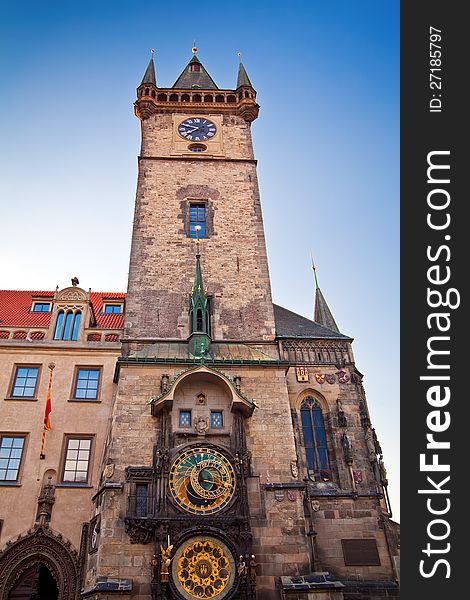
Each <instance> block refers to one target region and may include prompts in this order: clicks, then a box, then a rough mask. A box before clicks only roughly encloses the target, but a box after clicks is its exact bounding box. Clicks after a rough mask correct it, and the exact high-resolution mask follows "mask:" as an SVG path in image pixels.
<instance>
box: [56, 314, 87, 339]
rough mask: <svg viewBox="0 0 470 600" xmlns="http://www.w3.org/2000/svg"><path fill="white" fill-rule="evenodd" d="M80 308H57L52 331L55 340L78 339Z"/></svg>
mask: <svg viewBox="0 0 470 600" xmlns="http://www.w3.org/2000/svg"><path fill="white" fill-rule="evenodd" d="M81 318H82V311H81V310H76V311H73V310H67V311H65V310H59V312H58V313H57V321H56V325H55V331H54V339H55V340H71V341H73V342H75V341H76V340H78V333H79V331H80V321H81Z"/></svg>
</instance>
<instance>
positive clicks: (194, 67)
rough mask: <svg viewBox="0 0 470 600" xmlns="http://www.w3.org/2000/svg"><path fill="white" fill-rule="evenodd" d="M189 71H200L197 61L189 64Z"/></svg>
mask: <svg viewBox="0 0 470 600" xmlns="http://www.w3.org/2000/svg"><path fill="white" fill-rule="evenodd" d="M189 72H190V73H200V72H201V65H200V64H199V63H192V64H190V65H189Z"/></svg>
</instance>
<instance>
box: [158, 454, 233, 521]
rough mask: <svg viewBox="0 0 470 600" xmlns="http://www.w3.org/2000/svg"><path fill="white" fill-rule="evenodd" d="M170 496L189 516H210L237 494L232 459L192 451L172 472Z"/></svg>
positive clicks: (174, 464) (180, 459)
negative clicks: (191, 514)
mask: <svg viewBox="0 0 470 600" xmlns="http://www.w3.org/2000/svg"><path fill="white" fill-rule="evenodd" d="M169 484H170V492H171V495H172V497H173V499H174V500H175V502H176V503H177V504H178V506H180V507H181V508H183V509H184V510H185V511H186V512H189V513H193V514H198V515H200V514H203V515H210V514H213V513H216V512H218V511H219V510H222V509H223V508H225V507H226V506H227V505H228V504H229V503H230V501H231V500H232V498H233V496H234V494H235V484H236V479H235V471H234V470H233V466H232V465H231V463H230V461H229V460H228V458H226V457H225V456H224V455H223V454H221V453H220V452H217V450H214V449H213V448H208V447H199V448H189V449H188V450H186V451H185V452H183V453H182V454H180V455H179V456H178V458H177V459H176V460H175V462H174V463H173V465H172V466H171V469H170V479H169Z"/></svg>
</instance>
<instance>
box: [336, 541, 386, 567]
mask: <svg viewBox="0 0 470 600" xmlns="http://www.w3.org/2000/svg"><path fill="white" fill-rule="evenodd" d="M341 544H342V545H343V556H344V564H345V565H346V566H348V567H364V566H370V567H379V566H380V557H379V552H378V550H377V541H376V540H375V539H374V538H370V539H365V540H341Z"/></svg>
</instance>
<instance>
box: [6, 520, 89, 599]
mask: <svg viewBox="0 0 470 600" xmlns="http://www.w3.org/2000/svg"><path fill="white" fill-rule="evenodd" d="M35 566H38V568H40V567H41V566H42V567H43V568H45V569H47V571H48V572H49V573H50V575H51V576H52V578H53V579H54V581H55V584H56V585H57V590H58V600H76V599H77V598H78V595H79V591H80V585H79V566H78V555H77V552H76V551H75V550H74V549H73V548H72V546H71V544H70V542H68V541H67V540H65V539H64V538H63V537H62V536H61V535H60V534H57V533H55V532H53V531H52V530H51V529H49V527H44V526H41V525H39V526H36V527H35V528H34V529H30V530H29V531H28V532H27V533H26V534H24V535H22V536H20V537H19V538H18V539H17V540H15V541H14V542H8V543H7V545H6V546H5V547H4V548H3V550H2V551H1V552H0V600H8V598H9V597H10V592H11V591H12V590H13V589H14V588H15V586H16V585H17V583H18V582H19V581H20V579H21V577H22V575H23V574H24V573H26V572H27V571H28V570H31V569H33V567H35Z"/></svg>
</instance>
